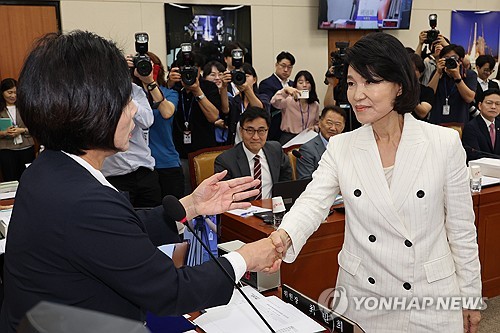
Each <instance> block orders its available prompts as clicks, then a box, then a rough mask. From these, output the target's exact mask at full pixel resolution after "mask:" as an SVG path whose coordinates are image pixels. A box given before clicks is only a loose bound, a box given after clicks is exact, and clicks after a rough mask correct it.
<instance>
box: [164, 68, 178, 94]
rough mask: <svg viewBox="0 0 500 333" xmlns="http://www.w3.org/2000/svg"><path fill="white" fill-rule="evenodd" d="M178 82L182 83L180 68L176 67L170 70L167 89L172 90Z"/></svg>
mask: <svg viewBox="0 0 500 333" xmlns="http://www.w3.org/2000/svg"><path fill="white" fill-rule="evenodd" d="M176 82H181V73H180V70H179V67H174V68H172V69H171V70H170V73H168V77H167V88H168V89H172V87H173V86H174V84H175V83H176Z"/></svg>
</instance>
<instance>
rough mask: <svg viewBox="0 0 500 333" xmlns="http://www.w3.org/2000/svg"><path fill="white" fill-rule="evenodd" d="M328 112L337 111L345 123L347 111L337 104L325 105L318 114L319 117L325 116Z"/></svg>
mask: <svg viewBox="0 0 500 333" xmlns="http://www.w3.org/2000/svg"><path fill="white" fill-rule="evenodd" d="M328 112H334V113H338V114H339V115H341V116H342V118H344V123H347V113H346V112H345V110H344V109H342V108H341V107H340V106H338V105H327V106H325V107H324V108H323V110H321V114H320V115H319V119H323V118H325V116H326V115H327V114H328Z"/></svg>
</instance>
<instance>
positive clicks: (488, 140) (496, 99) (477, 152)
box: [462, 89, 500, 162]
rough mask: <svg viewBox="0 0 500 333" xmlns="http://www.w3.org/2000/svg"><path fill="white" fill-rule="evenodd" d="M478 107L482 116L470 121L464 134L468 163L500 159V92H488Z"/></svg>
mask: <svg viewBox="0 0 500 333" xmlns="http://www.w3.org/2000/svg"><path fill="white" fill-rule="evenodd" d="M478 107H479V111H480V112H481V115H480V116H478V117H476V118H474V119H472V120H471V121H469V122H468V123H467V124H466V125H465V127H464V130H463V133H462V143H463V145H464V148H465V151H466V152H467V162H468V161H470V160H476V159H478V158H482V157H496V158H500V119H498V115H499V114H500V90H498V89H488V90H486V91H485V92H484V93H483V96H482V100H480V101H479V103H478ZM492 154H493V155H492ZM495 155H496V156H495Z"/></svg>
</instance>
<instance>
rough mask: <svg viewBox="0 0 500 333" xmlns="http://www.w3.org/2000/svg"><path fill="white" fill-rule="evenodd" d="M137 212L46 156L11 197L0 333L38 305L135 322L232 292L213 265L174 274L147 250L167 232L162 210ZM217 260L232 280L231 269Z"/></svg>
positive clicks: (62, 160) (79, 171)
mask: <svg viewBox="0 0 500 333" xmlns="http://www.w3.org/2000/svg"><path fill="white" fill-rule="evenodd" d="M140 214H143V215H139V214H138V213H137V212H135V211H134V208H133V207H132V205H131V204H130V202H129V201H128V200H127V199H126V198H125V196H123V195H122V194H121V193H119V192H117V191H115V190H114V189H112V188H110V187H107V186H103V185H102V184H101V183H100V182H99V181H98V180H97V179H96V178H94V177H93V176H92V175H91V174H90V173H89V172H88V171H87V170H86V169H85V168H83V167H82V166H81V165H80V164H78V163H77V162H75V161H74V160H73V159H72V158H70V157H68V156H67V155H65V154H64V153H62V152H57V151H51V150H45V151H44V152H43V153H42V154H41V155H40V156H39V157H38V158H37V159H36V160H35V161H34V162H33V163H32V165H31V166H30V167H29V168H28V169H27V170H26V171H25V172H24V173H23V176H22V178H21V181H20V185H19V188H18V190H17V195H16V204H15V207H14V211H13V213H12V218H11V221H10V227H9V235H8V238H7V251H6V254H5V269H4V273H5V274H4V278H5V279H4V282H5V299H4V303H3V306H2V313H1V319H0V331H1V332H9V333H13V332H15V329H16V326H17V325H18V324H19V321H20V320H21V319H22V317H23V316H24V314H25V313H26V311H28V310H29V309H31V308H32V307H33V306H34V305H36V304H37V303H38V302H40V301H42V300H45V301H51V302H56V303H61V304H67V305H73V306H77V307H81V308H86V309H91V310H95V311H100V312H105V313H110V314H114V315H118V316H121V317H125V318H130V319H133V320H143V319H144V312H145V311H146V310H147V311H151V312H153V313H155V314H157V315H180V314H183V313H187V312H191V311H195V310H199V309H203V308H206V307H211V306H215V305H220V304H224V303H227V302H228V301H229V299H230V297H231V295H232V292H233V285H232V283H231V282H230V281H229V280H228V279H227V278H226V277H225V276H224V274H223V273H222V272H221V271H220V270H219V268H218V267H217V266H216V263H215V262H212V261H209V262H206V263H205V264H203V265H201V266H197V267H185V268H181V269H176V268H175V267H174V264H173V262H172V260H170V258H168V257H167V256H166V255H165V254H164V253H162V252H161V251H159V250H158V249H157V248H156V245H158V244H153V241H152V239H153V238H155V239H156V240H157V241H158V242H160V241H161V240H162V239H161V237H157V236H154V237H153V234H154V233H158V232H159V233H161V232H166V233H167V234H168V233H170V232H169V231H168V230H167V229H168V228H167V227H166V226H165V224H166V223H165V220H164V219H163V218H159V219H158V218H154V217H155V216H156V217H158V216H161V215H162V214H163V207H158V208H156V209H153V210H152V211H147V212H142V213H140ZM148 214H152V215H148ZM158 214H159V215H158ZM170 222H172V221H169V224H170ZM165 240H166V239H165ZM219 261H220V262H221V264H222V265H223V266H224V267H225V268H226V270H227V271H228V272H229V274H231V275H233V276H234V271H233V269H232V266H231V265H230V263H229V262H228V261H227V260H226V259H224V258H222V259H219Z"/></svg>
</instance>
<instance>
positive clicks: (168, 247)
mask: <svg viewBox="0 0 500 333" xmlns="http://www.w3.org/2000/svg"><path fill="white" fill-rule="evenodd" d="M158 250H160V251H161V252H163V253H165V254H166V255H167V256H169V258H170V259H172V255H173V254H174V250H175V244H164V245H160V246H158Z"/></svg>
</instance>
